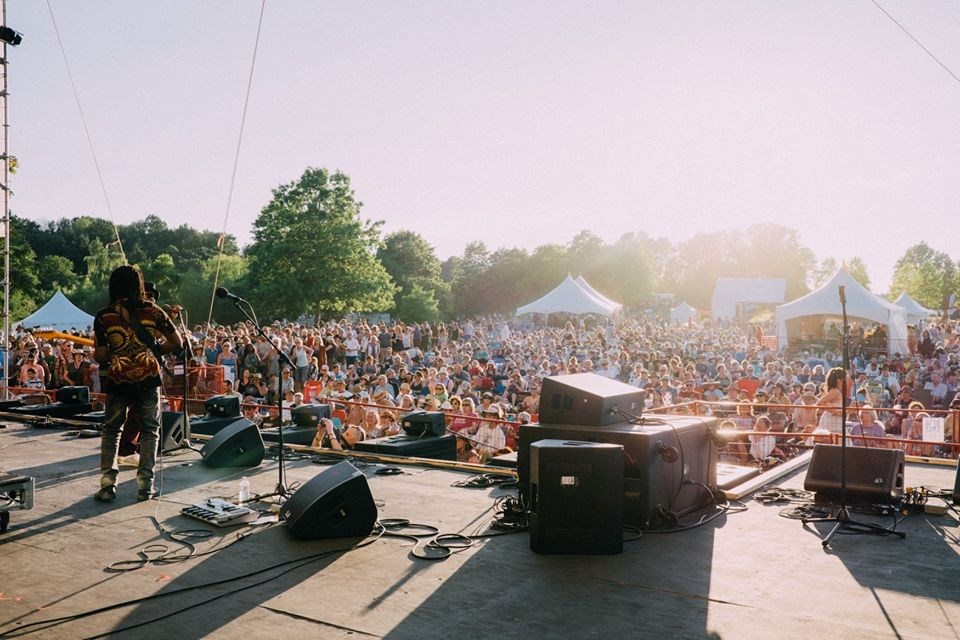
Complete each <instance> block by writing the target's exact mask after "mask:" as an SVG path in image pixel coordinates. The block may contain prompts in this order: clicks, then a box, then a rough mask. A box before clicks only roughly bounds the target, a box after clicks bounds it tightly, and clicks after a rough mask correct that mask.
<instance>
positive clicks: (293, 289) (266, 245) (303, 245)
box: [247, 168, 394, 318]
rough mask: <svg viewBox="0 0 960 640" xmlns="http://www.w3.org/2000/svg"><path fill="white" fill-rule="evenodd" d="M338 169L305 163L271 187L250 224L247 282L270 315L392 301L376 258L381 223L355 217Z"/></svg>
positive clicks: (376, 306)
mask: <svg viewBox="0 0 960 640" xmlns="http://www.w3.org/2000/svg"><path fill="white" fill-rule="evenodd" d="M360 207H361V203H359V202H358V201H357V200H356V199H355V198H354V193H353V190H352V189H350V179H349V178H348V177H347V176H346V175H345V174H343V173H340V172H337V173H334V174H332V175H331V174H330V173H328V172H327V170H326V169H313V168H308V169H307V170H306V171H305V172H304V174H303V175H302V176H301V177H300V179H299V180H296V181H294V182H291V183H289V184H286V185H282V186H280V187H278V188H277V189H275V190H274V192H273V200H272V201H271V202H270V203H269V204H268V205H267V206H266V207H264V208H263V210H262V211H261V212H260V216H259V217H258V218H257V220H256V222H255V223H254V242H253V244H252V245H251V246H250V248H249V250H248V251H247V255H248V257H249V259H250V283H251V285H252V287H253V289H254V290H255V291H256V295H257V301H258V302H259V307H258V308H261V309H263V313H264V314H265V315H266V316H268V317H269V318H295V317H297V316H299V315H302V314H304V313H308V312H313V313H314V315H315V316H317V317H320V316H322V315H324V314H330V315H340V314H343V313H346V312H350V311H354V312H364V311H379V310H383V309H387V308H389V307H390V306H391V305H392V303H393V293H394V286H393V283H392V282H391V280H390V275H389V274H388V273H387V271H386V269H384V267H383V265H382V264H381V263H380V262H379V261H378V260H377V258H376V255H375V253H376V251H377V249H378V248H379V244H380V236H379V228H380V223H372V222H363V221H361V220H360V217H359V216H360Z"/></svg>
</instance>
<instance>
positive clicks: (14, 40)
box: [0, 25, 23, 47]
mask: <svg viewBox="0 0 960 640" xmlns="http://www.w3.org/2000/svg"><path fill="white" fill-rule="evenodd" d="M0 40H2V41H3V42H6V43H7V44H9V45H13V46H14V47H15V46H17V45H18V44H20V43H21V42H23V34H22V33H20V32H19V31H14V30H13V29H11V28H10V27H8V26H6V25H4V26H0Z"/></svg>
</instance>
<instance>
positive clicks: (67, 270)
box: [38, 256, 77, 298]
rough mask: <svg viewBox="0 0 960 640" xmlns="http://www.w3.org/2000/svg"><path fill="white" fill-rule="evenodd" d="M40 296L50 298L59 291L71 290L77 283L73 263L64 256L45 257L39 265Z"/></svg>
mask: <svg viewBox="0 0 960 640" xmlns="http://www.w3.org/2000/svg"><path fill="white" fill-rule="evenodd" d="M38 275H39V278H40V284H41V287H40V296H41V297H42V298H49V297H50V296H52V295H53V294H55V293H56V292H57V291H58V290H61V291H62V290H69V288H70V287H72V286H73V285H74V284H76V281H77V274H76V273H74V272H73V263H72V262H70V260H68V259H67V258H65V257H63V256H44V257H43V258H41V259H40V263H39V265H38Z"/></svg>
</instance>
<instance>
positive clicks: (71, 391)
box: [57, 387, 90, 404]
mask: <svg viewBox="0 0 960 640" xmlns="http://www.w3.org/2000/svg"><path fill="white" fill-rule="evenodd" d="M57 402H62V403H64V404H77V403H81V404H85V403H88V402H90V389H88V388H86V387H60V388H59V389H57Z"/></svg>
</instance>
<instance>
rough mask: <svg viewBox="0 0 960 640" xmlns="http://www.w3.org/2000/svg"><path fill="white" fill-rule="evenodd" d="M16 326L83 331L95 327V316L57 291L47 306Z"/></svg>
mask: <svg viewBox="0 0 960 640" xmlns="http://www.w3.org/2000/svg"><path fill="white" fill-rule="evenodd" d="M16 324H18V325H23V327H24V329H35V328H42V329H55V330H56V331H69V330H70V329H80V330H83V329H86V328H87V327H90V326H92V325H93V316H92V315H90V314H89V313H87V312H86V311H84V310H83V309H80V308H79V307H77V306H76V305H74V304H73V303H72V302H70V300H68V299H67V296H65V295H63V292H62V291H57V292H56V293H55V294H53V297H52V298H50V299H49V300H47V303H46V304H45V305H43V306H42V307H40V308H39V309H37V310H36V311H34V312H33V313H31V314H30V315H29V316H27V317H26V318H24V319H23V320H21V321H20V322H17V323H16Z"/></svg>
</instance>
